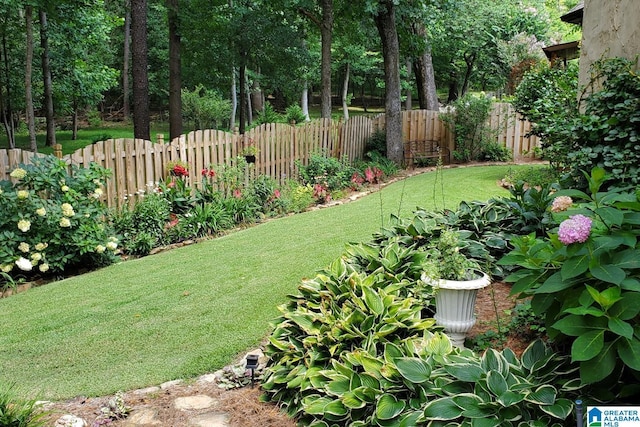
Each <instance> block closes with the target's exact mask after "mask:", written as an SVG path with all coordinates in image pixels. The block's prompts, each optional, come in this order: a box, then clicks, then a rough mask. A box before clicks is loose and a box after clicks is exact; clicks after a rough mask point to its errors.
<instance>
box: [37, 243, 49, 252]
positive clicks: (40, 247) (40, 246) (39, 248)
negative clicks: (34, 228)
mask: <svg viewBox="0 0 640 427" xmlns="http://www.w3.org/2000/svg"><path fill="white" fill-rule="evenodd" d="M47 246H49V245H48V244H47V243H38V244H36V251H43V250H45V249H46V248H47Z"/></svg>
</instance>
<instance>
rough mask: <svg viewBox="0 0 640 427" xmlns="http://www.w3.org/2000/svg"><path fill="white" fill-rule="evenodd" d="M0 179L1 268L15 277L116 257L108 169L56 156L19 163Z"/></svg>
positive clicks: (87, 264) (96, 264)
mask: <svg viewBox="0 0 640 427" xmlns="http://www.w3.org/2000/svg"><path fill="white" fill-rule="evenodd" d="M10 176H11V178H12V179H11V180H3V181H0V235H1V236H2V242H3V244H2V246H1V247H0V270H1V271H2V272H4V273H6V274H7V275H8V276H10V277H11V278H12V279H14V280H15V279H17V278H21V277H25V278H26V277H30V276H32V275H34V274H36V273H38V274H44V273H48V274H50V273H56V272H62V271H64V270H65V269H66V268H68V267H70V266H83V267H89V268H91V267H96V266H100V265H104V264H107V263H109V262H111V261H112V259H113V252H114V251H115V250H116V249H117V247H118V242H117V239H116V238H115V237H114V236H113V235H112V234H111V233H110V231H109V229H108V228H107V227H106V226H105V222H104V220H103V219H104V216H105V213H106V208H105V206H104V204H103V202H102V201H101V198H102V196H103V190H102V186H103V185H104V180H105V179H106V178H107V177H108V176H109V171H108V170H106V169H104V168H102V167H100V166H98V165H96V164H92V165H91V166H90V167H89V168H78V167H75V166H72V167H71V170H70V172H69V171H68V169H67V165H66V163H65V162H64V161H62V160H59V159H56V158H55V157H53V156H48V157H39V158H34V159H33V160H32V164H31V165H20V166H19V167H18V168H16V169H14V170H13V171H12V172H11V175H10Z"/></svg>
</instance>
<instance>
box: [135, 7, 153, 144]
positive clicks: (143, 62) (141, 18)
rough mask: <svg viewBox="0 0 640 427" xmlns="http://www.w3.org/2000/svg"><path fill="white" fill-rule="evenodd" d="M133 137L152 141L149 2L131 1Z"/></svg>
mask: <svg viewBox="0 0 640 427" xmlns="http://www.w3.org/2000/svg"><path fill="white" fill-rule="evenodd" d="M131 54H132V63H133V64H132V65H133V66H132V70H131V71H132V77H133V135H134V137H135V138H141V139H146V140H150V139H151V129H150V123H149V76H148V74H147V64H148V58H147V54H148V51H147V0H131Z"/></svg>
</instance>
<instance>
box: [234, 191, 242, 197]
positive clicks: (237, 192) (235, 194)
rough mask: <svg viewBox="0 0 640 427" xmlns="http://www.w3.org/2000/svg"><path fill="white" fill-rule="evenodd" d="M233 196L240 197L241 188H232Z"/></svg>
mask: <svg viewBox="0 0 640 427" xmlns="http://www.w3.org/2000/svg"><path fill="white" fill-rule="evenodd" d="M233 197H235V198H236V199H241V198H242V190H239V189H236V190H233Z"/></svg>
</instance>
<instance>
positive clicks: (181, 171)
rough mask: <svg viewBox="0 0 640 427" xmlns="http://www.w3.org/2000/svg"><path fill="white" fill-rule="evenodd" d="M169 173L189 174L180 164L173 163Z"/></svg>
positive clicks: (176, 174) (177, 174)
mask: <svg viewBox="0 0 640 427" xmlns="http://www.w3.org/2000/svg"><path fill="white" fill-rule="evenodd" d="M171 174H172V175H174V176H189V171H188V170H187V168H185V167H184V166H182V165H175V166H174V167H173V169H172V170H171Z"/></svg>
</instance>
